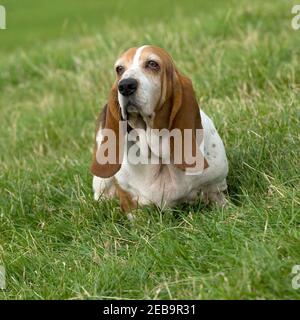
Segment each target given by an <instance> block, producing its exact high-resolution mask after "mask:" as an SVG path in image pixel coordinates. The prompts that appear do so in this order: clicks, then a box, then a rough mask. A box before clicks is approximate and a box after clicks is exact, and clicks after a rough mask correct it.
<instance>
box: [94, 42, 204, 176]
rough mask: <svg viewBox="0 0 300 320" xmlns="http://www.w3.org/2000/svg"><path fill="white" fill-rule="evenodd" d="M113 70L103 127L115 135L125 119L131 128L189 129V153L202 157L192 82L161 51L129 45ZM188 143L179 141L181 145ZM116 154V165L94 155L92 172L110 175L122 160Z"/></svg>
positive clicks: (184, 165) (183, 168)
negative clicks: (190, 136) (101, 162)
mask: <svg viewBox="0 0 300 320" xmlns="http://www.w3.org/2000/svg"><path fill="white" fill-rule="evenodd" d="M115 73H116V80H115V82H114V84H113V86H112V89H111V92H110V96H109V99H108V110H107V112H106V119H105V125H104V127H105V128H107V129H112V130H113V131H114V132H115V134H116V135H118V136H119V135H120V132H119V130H120V128H119V122H120V121H121V120H128V123H129V125H130V126H131V127H132V128H144V129H145V128H147V127H148V128H149V127H150V128H153V129H168V130H172V129H179V130H180V131H182V132H183V131H184V130H185V129H191V130H192V133H193V136H192V140H191V142H190V144H191V148H190V150H191V156H193V157H197V156H199V157H201V156H202V155H201V154H199V152H198V146H197V141H196V129H202V124H201V117H200V110H199V106H198V103H197V101H196V97H195V93H194V90H193V86H192V83H191V81H190V80H189V79H188V78H187V77H185V76H183V75H182V74H180V73H179V71H178V70H177V68H176V67H175V64H174V62H173V60H172V58H171V56H170V55H169V54H168V53H167V52H166V51H165V50H163V49H161V48H158V47H155V46H142V47H140V48H131V49H129V50H127V51H126V52H125V53H123V54H122V55H121V56H120V57H119V58H118V59H117V61H116V63H115ZM122 134H123V133H122ZM122 134H121V136H122ZM182 136H184V135H182ZM119 143H120V139H117V147H119V145H118V144H119ZM188 143H189V142H187V141H185V140H184V139H183V140H182V144H183V145H184V144H188ZM100 148H101V145H100ZM119 150H120V149H119ZM170 151H171V158H174V154H175V150H174V146H173V143H172V141H171V148H170ZM116 153H117V160H118V164H117V165H110V164H109V163H107V164H99V163H97V160H96V156H95V155H94V161H93V165H92V173H93V174H94V175H97V176H100V177H110V176H112V175H114V174H115V173H116V172H117V171H118V170H119V169H120V167H121V163H122V155H121V154H119V153H120V151H116ZM182 159H183V158H182ZM203 160H204V168H206V167H207V166H208V164H207V162H206V160H205V159H203V158H202V162H203ZM175 165H176V166H177V167H178V168H180V169H182V170H185V169H186V168H191V167H193V166H194V165H195V164H193V163H192V164H191V163H190V162H185V161H184V159H183V161H182V163H175Z"/></svg>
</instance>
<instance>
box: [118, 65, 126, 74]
mask: <svg viewBox="0 0 300 320" xmlns="http://www.w3.org/2000/svg"><path fill="white" fill-rule="evenodd" d="M124 70H125V68H124V67H123V66H117V67H116V72H117V74H118V75H121V74H122V73H123V72H124Z"/></svg>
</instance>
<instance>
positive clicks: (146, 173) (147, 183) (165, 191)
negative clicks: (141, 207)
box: [116, 163, 199, 207]
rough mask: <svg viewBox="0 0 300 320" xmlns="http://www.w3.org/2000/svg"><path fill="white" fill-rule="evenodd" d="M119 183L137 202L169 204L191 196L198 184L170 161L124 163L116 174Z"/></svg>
mask: <svg viewBox="0 0 300 320" xmlns="http://www.w3.org/2000/svg"><path fill="white" fill-rule="evenodd" d="M116 178H117V181H118V183H119V185H120V186H121V187H122V188H123V189H125V190H127V191H128V192H129V193H130V194H131V195H132V196H133V199H134V200H137V201H138V202H139V203H140V204H150V203H154V204H156V205H157V206H159V207H162V206H164V205H167V206H172V205H174V204H176V203H177V202H179V201H180V200H181V199H184V200H194V199H196V197H197V194H198V191H199V185H198V184H196V183H194V181H191V180H192V179H195V177H192V176H187V175H185V174H184V172H182V171H180V170H179V169H177V168H176V167H174V166H172V165H156V164H145V165H143V164H140V165H134V166H133V165H130V164H128V163H124V164H123V165H122V168H121V170H120V171H119V172H118V174H117V175H116Z"/></svg>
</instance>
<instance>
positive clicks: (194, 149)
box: [154, 67, 209, 174]
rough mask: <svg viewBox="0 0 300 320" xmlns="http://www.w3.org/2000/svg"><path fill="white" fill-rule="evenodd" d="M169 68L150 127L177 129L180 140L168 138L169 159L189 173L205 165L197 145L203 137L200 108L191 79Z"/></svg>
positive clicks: (206, 164)
mask: <svg viewBox="0 0 300 320" xmlns="http://www.w3.org/2000/svg"><path fill="white" fill-rule="evenodd" d="M172 69H173V70H171V69H169V70H168V72H167V73H166V75H165V76H164V80H163V83H164V85H163V88H164V92H165V93H166V100H165V102H164V104H163V105H162V106H161V107H160V108H159V110H157V113H156V115H155V120H154V128H159V129H162V128H163V127H168V129H169V131H171V130H173V129H175V130H174V132H176V130H177V133H178V132H179V134H180V136H181V140H177V142H175V139H174V138H172V137H171V139H170V156H171V161H172V162H173V163H174V165H175V166H176V167H178V168H179V169H181V170H185V171H189V172H190V174H193V172H196V173H197V172H201V171H203V170H204V169H206V168H208V166H209V165H208V162H207V160H206V159H205V158H204V156H203V154H202V152H201V151H200V148H199V146H200V145H201V142H202V140H203V130H201V129H203V127H202V122H201V115H200V109H199V106H198V103H197V100H196V96H195V92H194V89H193V85H192V82H191V80H190V79H188V78H187V77H185V76H183V75H181V74H180V73H179V72H178V71H177V70H176V68H175V67H173V68H172ZM197 129H198V130H197ZM171 136H172V135H171ZM178 141H179V143H178Z"/></svg>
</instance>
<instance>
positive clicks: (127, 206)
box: [114, 179, 137, 212]
mask: <svg viewBox="0 0 300 320" xmlns="http://www.w3.org/2000/svg"><path fill="white" fill-rule="evenodd" d="M114 183H115V187H116V192H117V195H118V197H119V201H120V207H121V209H122V211H124V212H130V211H131V210H132V209H135V208H137V202H136V201H134V200H133V199H132V196H131V195H130V193H129V192H127V191H125V190H124V189H122V188H121V187H120V186H119V184H118V183H117V181H116V180H115V179H114Z"/></svg>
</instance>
